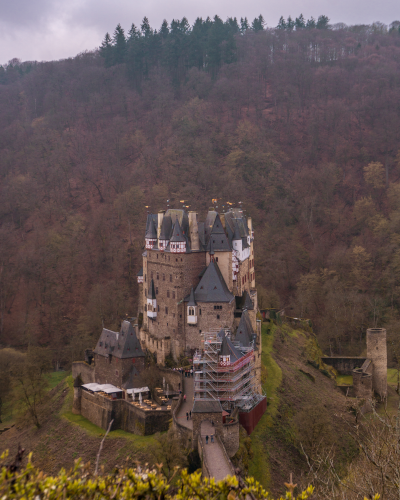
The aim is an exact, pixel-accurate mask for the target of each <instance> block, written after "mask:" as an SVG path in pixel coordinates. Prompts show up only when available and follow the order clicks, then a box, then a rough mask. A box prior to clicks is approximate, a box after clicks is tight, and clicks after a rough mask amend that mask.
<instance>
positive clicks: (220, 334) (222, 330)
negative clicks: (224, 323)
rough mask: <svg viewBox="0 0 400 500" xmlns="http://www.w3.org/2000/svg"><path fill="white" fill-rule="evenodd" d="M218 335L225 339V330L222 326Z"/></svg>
mask: <svg viewBox="0 0 400 500" xmlns="http://www.w3.org/2000/svg"><path fill="white" fill-rule="evenodd" d="M217 337H218V338H220V339H223V338H224V337H225V330H224V329H223V328H221V330H220V331H219V332H218V333H217Z"/></svg>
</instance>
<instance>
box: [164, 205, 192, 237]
mask: <svg viewBox="0 0 400 500" xmlns="http://www.w3.org/2000/svg"><path fill="white" fill-rule="evenodd" d="M165 215H166V216H167V217H171V221H172V224H175V222H176V220H178V221H179V225H180V227H181V229H182V232H183V234H188V232H189V216H188V214H187V212H186V211H185V210H182V209H174V208H170V209H168V210H167V211H166V213H165Z"/></svg>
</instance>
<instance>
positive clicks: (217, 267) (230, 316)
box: [138, 208, 261, 376]
mask: <svg viewBox="0 0 400 500" xmlns="http://www.w3.org/2000/svg"><path fill="white" fill-rule="evenodd" d="M253 242H254V232H253V227H252V221H251V218H246V217H245V216H244V213H243V210H242V209H239V208H232V209H230V210H229V211H227V212H225V213H222V214H219V213H218V212H216V211H215V210H213V209H212V210H210V211H209V212H208V213H207V216H206V218H205V221H204V222H200V221H199V220H198V216H197V213H195V212H186V211H184V210H171V209H170V210H167V211H166V212H163V211H161V212H159V213H158V214H149V215H148V217H147V224H146V232H145V247H146V248H145V252H144V253H143V268H142V269H141V270H140V272H139V273H138V283H139V297H140V298H139V315H138V316H139V335H140V341H141V344H142V347H143V348H146V349H148V350H149V351H150V352H152V353H154V355H155V357H156V359H157V362H158V363H161V364H163V363H164V362H165V358H166V356H172V357H173V358H174V359H175V360H177V359H179V357H180V356H181V355H186V356H189V357H192V356H193V354H194V353H195V351H196V350H199V349H201V348H202V333H204V332H210V331H214V332H219V331H220V330H221V328H224V329H225V330H227V331H230V332H232V333H234V331H236V329H237V327H238V325H239V322H240V319H241V317H242V315H243V314H245V315H246V316H247V317H248V326H249V328H250V330H251V331H249V334H250V335H253V334H254V335H255V347H256V349H255V350H256V351H257V363H256V364H257V367H256V371H257V373H258V376H259V371H260V366H261V359H259V358H260V354H261V334H260V333H261V332H260V330H261V328H260V323H257V317H256V316H257V309H258V306H257V291H256V289H255V271H254V247H253Z"/></svg>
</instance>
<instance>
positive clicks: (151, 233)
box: [145, 217, 157, 240]
mask: <svg viewBox="0 0 400 500" xmlns="http://www.w3.org/2000/svg"><path fill="white" fill-rule="evenodd" d="M145 238H146V239H148V240H156V239H157V228H156V225H155V223H154V219H153V217H152V218H151V219H150V224H149V226H148V228H147V231H146V236H145Z"/></svg>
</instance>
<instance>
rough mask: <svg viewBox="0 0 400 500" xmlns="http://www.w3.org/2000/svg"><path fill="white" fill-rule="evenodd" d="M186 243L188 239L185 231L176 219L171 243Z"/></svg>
mask: <svg viewBox="0 0 400 500" xmlns="http://www.w3.org/2000/svg"><path fill="white" fill-rule="evenodd" d="M183 241H184V242H186V238H185V236H184V234H183V231H182V229H181V226H180V224H179V220H178V219H176V221H175V224H174V229H173V230H172V236H171V239H170V242H172V243H177V242H183Z"/></svg>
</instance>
